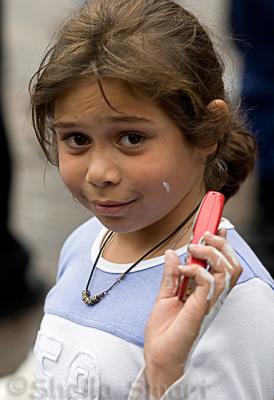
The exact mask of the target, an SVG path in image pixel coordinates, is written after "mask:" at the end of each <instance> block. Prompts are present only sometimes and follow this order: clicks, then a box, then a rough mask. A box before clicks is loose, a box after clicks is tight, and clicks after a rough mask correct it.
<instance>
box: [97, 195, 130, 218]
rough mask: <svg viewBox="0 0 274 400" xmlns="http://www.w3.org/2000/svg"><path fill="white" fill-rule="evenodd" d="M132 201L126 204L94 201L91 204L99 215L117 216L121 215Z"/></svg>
mask: <svg viewBox="0 0 274 400" xmlns="http://www.w3.org/2000/svg"><path fill="white" fill-rule="evenodd" d="M134 201H135V199H134V200H130V201H128V202H116V201H104V202H100V201H94V202H93V204H94V207H95V210H96V211H97V213H98V214H100V215H117V214H120V213H123V212H124V211H125V210H126V209H127V208H128V207H129V206H130V205H131V204H132V203H133V202H134Z"/></svg>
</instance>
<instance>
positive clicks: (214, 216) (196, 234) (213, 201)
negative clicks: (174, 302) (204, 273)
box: [178, 191, 225, 303]
mask: <svg viewBox="0 0 274 400" xmlns="http://www.w3.org/2000/svg"><path fill="white" fill-rule="evenodd" d="M224 203H225V197H224V195H223V194H222V193H219V192H213V191H210V192H207V194H206V195H205V197H204V198H203V200H202V203H201V205H200V208H199V210H198V213H197V216H196V218H195V221H194V223H193V234H192V238H191V243H194V244H200V243H202V241H203V234H204V233H205V231H209V232H211V233H213V234H215V233H217V230H218V226H219V224H220V220H221V217H222V212H223V208H224ZM187 264H199V265H201V266H202V267H204V268H206V266H207V263H206V261H205V260H198V259H195V258H194V257H192V256H190V257H189V258H188V261H187ZM194 289H195V284H194V281H193V280H192V279H189V278H187V277H182V279H181V282H180V285H179V290H178V298H179V300H181V301H182V302H183V303H185V302H186V300H187V298H188V297H189V296H190V295H191V294H192V293H193V291H194Z"/></svg>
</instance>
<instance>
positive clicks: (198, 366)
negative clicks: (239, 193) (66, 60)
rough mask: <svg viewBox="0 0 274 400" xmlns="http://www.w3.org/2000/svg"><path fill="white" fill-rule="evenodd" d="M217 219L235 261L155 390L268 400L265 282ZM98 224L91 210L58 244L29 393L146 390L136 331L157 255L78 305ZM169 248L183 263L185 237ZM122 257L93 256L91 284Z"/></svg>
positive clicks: (269, 322) (272, 358)
mask: <svg viewBox="0 0 274 400" xmlns="http://www.w3.org/2000/svg"><path fill="white" fill-rule="evenodd" d="M221 226H223V227H225V228H226V229H227V232H228V241H229V242H230V244H231V245H232V247H233V248H234V250H235V252H236V253H237V256H238V258H239V261H240V262H241V265H242V267H243V269H244V271H243V273H242V275H241V277H240V279H239V281H238V283H237V286H236V287H235V288H234V289H233V290H232V291H231V293H230V294H229V296H228V297H227V299H226V301H225V303H224V304H223V306H222V309H221V311H220V312H219V314H218V315H217V316H216V318H215V319H214V321H213V322H212V324H211V325H210V327H209V328H208V330H207V331H206V333H205V334H204V335H203V337H202V338H201V340H200V341H199V343H198V345H197V347H196V348H195V351H194V352H193V354H192V356H191V362H190V367H189V369H188V370H187V371H185V373H184V375H183V377H182V378H181V379H179V380H178V381H177V382H175V383H174V384H173V385H172V387H170V388H169V390H168V391H167V392H166V394H165V395H164V396H163V399H176V398H180V399H181V398H182V399H187V400H194V399H199V400H200V399H210V400H213V399H214V400H228V399H229V400H231V399H232V398H233V399H237V400H247V399H248V400H273V397H274V340H273V338H274V292H273V289H274V282H273V280H272V278H271V277H270V275H269V274H268V272H267V271H266V270H265V268H264V267H263V266H262V264H261V263H260V261H259V260H258V259H257V257H256V256H255V254H254V253H253V252H252V250H251V249H250V248H249V247H248V245H247V244H246V243H245V242H244V240H243V239H242V238H241V237H240V236H239V234H238V233H237V232H236V231H235V229H234V227H233V226H232V225H231V224H230V222H228V221H227V220H225V219H223V220H222V223H221ZM105 233H106V228H104V227H103V226H102V225H101V223H100V222H99V221H98V220H97V219H96V218H92V219H90V220H89V221H87V222H86V223H84V224H83V225H81V226H80V227H79V228H77V229H76V230H75V231H74V232H73V233H72V234H71V235H70V236H69V238H68V239H67V240H66V242H65V244H64V246H63V248H62V251H61V255H60V262H59V268H58V276H57V282H56V285H55V286H54V287H53V288H52V290H51V291H50V292H49V294H48V296H47V299H46V303H45V307H44V312H45V315H44V318H43V320H42V323H41V328H40V331H39V333H38V336H37V340H36V344H35V347H34V356H35V364H36V365H35V376H36V381H35V386H36V390H35V394H34V399H37V400H38V399H39V398H43V400H44V399H46V400H65V399H68V400H70V399H77V400H79V399H81V400H82V399H83V400H87V399H89V400H90V399H94V400H95V399H98V400H99V399H100V400H106V399H108V400H110V399H113V400H114V399H115V400H126V399H129V400H137V399H138V400H141V399H148V393H147V387H146V381H145V374H144V370H143V367H144V359H143V345H144V331H145V326H146V323H147V320H148V318H149V314H150V311H151V308H152V306H153V304H154V302H155V299H156V297H157V295H158V291H159V288H160V284H161V280H162V273H163V268H164V256H160V257H156V258H152V259H149V260H144V261H142V262H140V263H139V264H138V265H137V266H136V267H135V268H134V269H133V270H132V271H131V272H130V273H128V274H127V276H126V278H125V279H124V280H123V281H122V282H121V283H120V284H118V285H116V286H115V287H114V288H113V289H112V290H111V291H110V292H109V295H107V296H106V297H105V298H104V300H103V301H102V302H100V303H98V304H97V305H96V306H94V307H88V306H87V305H86V304H84V303H83V301H82V291H83V290H84V289H85V287H86V283H87V281H88V278H89V274H90V271H91V268H92V265H93V263H94V261H95V258H96V256H97V254H98V252H99V248H100V244H101V241H102V239H103V237H104V236H105ZM176 252H177V254H178V256H179V257H180V258H181V259H182V263H183V262H184V258H185V255H186V247H182V248H180V249H178V250H176ZM129 266H130V264H115V263H112V262H110V261H107V260H105V259H103V258H100V260H99V262H98V264H97V268H96V270H95V274H94V276H93V279H92V281H91V284H90V287H89V290H90V292H91V294H95V293H98V292H101V291H104V290H105V289H106V288H108V287H109V286H110V285H111V284H112V283H114V281H115V280H116V279H117V277H118V276H119V275H120V274H121V273H122V272H124V271H126V269H127V268H128V267H129ZM137 376H138V378H137ZM136 378H137V380H136ZM130 389H131V392H130ZM129 393H130V394H129ZM176 393H177V394H176ZM178 393H181V394H180V396H181V397H176V395H177V396H178ZM39 396H40V397H39ZM41 396H44V397H41ZM172 396H173V397H172ZM202 396H203V397H202Z"/></svg>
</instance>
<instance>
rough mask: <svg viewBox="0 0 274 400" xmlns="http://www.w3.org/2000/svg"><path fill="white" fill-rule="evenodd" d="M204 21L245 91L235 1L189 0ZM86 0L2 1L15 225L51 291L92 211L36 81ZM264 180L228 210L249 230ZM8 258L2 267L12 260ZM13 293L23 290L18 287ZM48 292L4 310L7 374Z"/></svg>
mask: <svg viewBox="0 0 274 400" xmlns="http://www.w3.org/2000/svg"><path fill="white" fill-rule="evenodd" d="M181 3H182V4H184V5H185V6H186V7H188V8H190V9H192V10H193V11H194V12H195V13H196V14H197V15H198V16H199V17H200V18H201V20H202V21H204V22H205V23H206V24H207V25H208V26H209V28H210V30H211V31H212V32H213V34H214V35H216V36H217V37H216V38H215V39H214V40H216V43H217V45H218V47H219V49H220V50H221V52H222V54H223V57H225V60H226V73H225V81H226V85H227V88H228V90H229V91H230V93H231V96H232V98H234V99H237V97H238V95H239V91H240V90H239V77H240V76H241V73H242V72H241V71H242V67H241V62H240V61H239V59H238V58H237V56H236V55H235V52H234V50H233V48H232V43H231V40H229V39H228V37H229V33H228V29H227V26H228V10H229V0H200V1H199V0H193V1H191V0H187V1H181ZM80 4H81V1H80V0H79V1H76V0H74V1H73V0H58V1H56V0H47V1H46V2H45V1H42V0H6V1H3V0H2V10H1V14H2V33H3V38H2V39H3V49H2V50H3V51H2V74H3V76H2V79H3V80H2V86H3V87H2V98H3V118H4V122H5V125H6V131H7V135H8V140H9V144H10V150H11V155H12V160H13V180H12V183H13V184H12V195H11V204H10V225H11V229H12V231H13V232H14V234H15V235H16V237H17V239H18V240H19V241H20V242H21V243H22V244H23V246H24V247H25V249H26V250H27V251H28V252H29V255H30V262H29V268H28V275H29V277H30V278H31V280H32V279H33V280H37V281H39V282H42V283H43V285H44V290H45V291H46V290H48V289H49V288H50V287H51V286H52V285H53V284H54V282H55V277H56V271H57V262H58V255H59V251H60V248H61V246H62V243H63V241H64V239H65V238H66V237H67V235H68V234H69V233H70V232H71V231H72V230H73V229H74V228H75V227H76V226H78V225H79V224H80V223H81V222H83V221H84V220H86V219H87V218H89V217H90V215H89V214H88V213H87V212H85V210H84V209H82V208H81V207H80V206H79V205H78V204H77V203H75V202H74V201H73V199H72V197H71V195H70V194H69V193H68V192H67V190H66V189H65V187H64V185H63V184H62V182H61V180H60V178H59V175H58V171H57V170H56V169H55V168H53V167H51V166H49V165H47V164H46V161H45V159H44V156H43V155H42V153H41V151H40V149H39V147H38V145H37V143H36V140H35V137H34V132H33V130H32V128H31V125H30V115H29V110H28V107H29V96H28V82H29V79H30V77H31V76H32V74H33V73H34V72H35V70H36V69H37V67H38V63H39V61H40V59H41V57H42V55H43V54H44V52H45V49H46V47H47V45H48V42H49V40H50V38H51V36H52V34H53V33H54V32H55V30H56V28H57V26H58V24H59V23H60V21H61V20H63V19H64V18H65V17H66V16H67V15H68V14H69V13H70V12H71V11H72V10H73V9H74V8H76V7H77V6H79V5H80ZM255 190H256V179H255V176H253V177H251V178H250V179H249V180H248V181H247V183H246V184H245V185H244V186H243V188H242V191H241V193H240V194H238V195H236V196H235V197H234V199H233V200H231V201H230V202H229V203H228V205H227V208H226V211H225V216H227V217H228V218H229V219H230V220H231V221H232V223H235V225H237V227H238V230H239V231H240V232H241V233H243V234H245V232H248V229H249V225H250V221H251V219H252V218H251V216H252V213H253V212H254V207H255ZM0 263H1V270H4V268H5V265H3V262H2V261H0ZM10 295H12V296H18V297H19V298H20V292H16V293H14V292H13V290H12V287H11V288H10ZM44 295H45V292H43V291H42V290H41V296H40V298H39V301H37V302H36V304H35V306H33V307H29V308H27V309H24V310H21V311H20V312H19V311H18V312H16V313H13V314H11V315H9V314H8V313H7V315H4V316H2V317H0V376H3V375H5V374H9V373H12V372H14V370H15V369H16V368H17V367H18V366H19V365H20V363H21V362H22V361H23V360H24V358H25V357H26V355H27V352H28V351H29V349H30V348H31V347H32V345H33V342H34V340H35V337H36V333H37V330H38V328H39V323H40V320H41V318H42V308H43V305H42V304H43V299H44Z"/></svg>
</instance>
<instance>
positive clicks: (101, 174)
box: [86, 159, 121, 188]
mask: <svg viewBox="0 0 274 400" xmlns="http://www.w3.org/2000/svg"><path fill="white" fill-rule="evenodd" d="M120 180H121V175H120V171H119V169H118V167H117V166H116V165H114V164H113V163H112V162H110V160H103V159H97V160H94V159H93V161H92V162H91V163H90V165H89V168H88V171H87V174H86V182H88V183H90V184H91V185H94V186H96V187H100V188H101V187H104V186H107V185H117V184H118V183H119V182H120Z"/></svg>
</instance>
